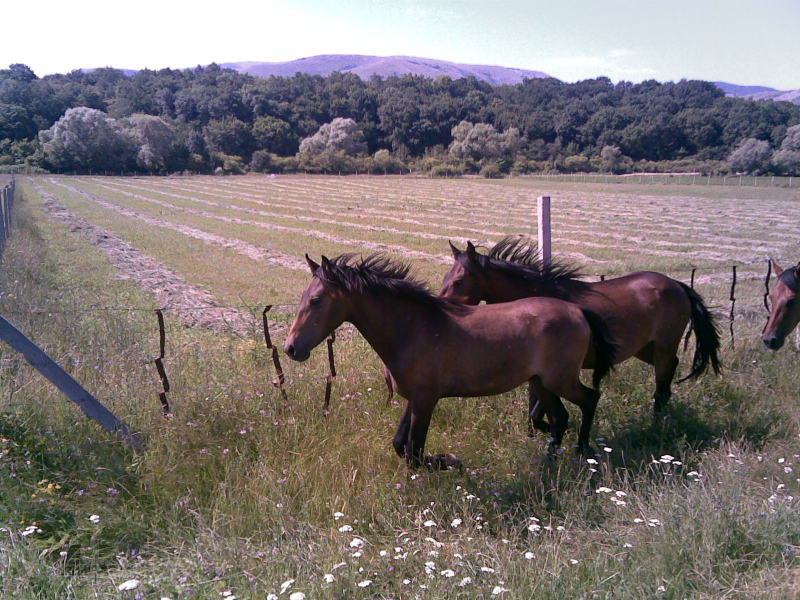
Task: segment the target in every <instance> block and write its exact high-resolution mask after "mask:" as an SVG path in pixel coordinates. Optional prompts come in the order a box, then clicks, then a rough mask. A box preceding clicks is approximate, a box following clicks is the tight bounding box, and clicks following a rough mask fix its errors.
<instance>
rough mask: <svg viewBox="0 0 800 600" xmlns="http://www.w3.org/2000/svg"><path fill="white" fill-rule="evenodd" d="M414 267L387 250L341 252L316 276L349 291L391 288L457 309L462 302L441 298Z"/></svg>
mask: <svg viewBox="0 0 800 600" xmlns="http://www.w3.org/2000/svg"><path fill="white" fill-rule="evenodd" d="M410 271H411V267H410V266H409V265H407V264H405V263H402V262H399V261H395V260H392V259H391V258H390V257H388V256H387V255H385V254H381V253H376V254H370V255H369V256H366V257H361V256H359V255H356V254H342V255H341V256H337V257H336V258H332V259H331V260H330V268H329V269H327V270H325V269H322V268H320V269H318V270H317V274H316V275H317V277H319V278H320V279H321V280H322V281H323V282H325V283H327V284H330V285H333V286H336V287H338V288H340V289H342V290H344V291H346V292H348V293H361V294H379V293H382V292H388V293H390V294H392V295H395V296H398V297H400V298H405V299H407V300H411V301H413V302H417V303H419V304H423V305H425V306H430V307H432V308H439V309H443V310H455V309H457V308H458V307H459V306H460V305H458V304H455V303H453V302H451V301H449V300H446V299H444V298H440V297H439V296H437V295H435V294H434V293H433V292H431V291H430V289H428V286H427V285H426V284H425V283H423V282H421V281H420V280H418V279H417V278H416V277H414V276H413V275H410V274H409V273H410Z"/></svg>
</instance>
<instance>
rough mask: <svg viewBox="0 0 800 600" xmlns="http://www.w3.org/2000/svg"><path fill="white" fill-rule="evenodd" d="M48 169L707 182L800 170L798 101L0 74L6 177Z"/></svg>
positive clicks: (336, 79) (391, 83) (583, 90)
mask: <svg viewBox="0 0 800 600" xmlns="http://www.w3.org/2000/svg"><path fill="white" fill-rule="evenodd" d="M20 168H28V169H42V170H48V171H53V172H73V171H74V172H82V173H84V172H104V171H107V172H142V173H168V172H180V171H192V172H198V171H199V172H211V171H218V172H243V171H245V170H254V171H262V172H280V171H306V172H323V171H324V172H354V171H355V172H406V171H408V170H417V171H426V172H430V173H432V174H434V175H451V174H452V175H455V174H459V173H464V172H481V173H483V174H484V175H486V176H488V177H493V176H502V174H503V173H507V172H518V173H525V172H534V171H563V172H579V171H584V172H586V171H605V172H632V171H700V172H704V173H705V172H709V173H710V172H737V171H738V172H759V173H766V172H772V173H776V174H800V106H798V105H793V104H790V103H788V102H773V101H753V100H747V99H742V98H728V97H725V96H724V94H723V92H722V91H721V90H719V89H718V88H717V87H716V86H715V85H714V84H713V83H710V82H704V81H680V82H677V83H672V82H667V83H659V82H657V81H644V82H642V83H638V84H633V83H629V82H620V83H617V84H613V83H612V82H611V81H610V80H609V79H607V78H605V77H600V78H597V79H590V80H585V81H580V82H577V83H564V82H561V81H558V80H556V79H529V80H526V81H524V82H523V83H520V84H517V85H501V86H491V85H489V84H488V83H485V82H481V81H478V80H477V79H475V78H464V79H455V80H453V79H450V78H449V77H440V78H437V79H430V78H425V77H421V76H415V75H405V76H402V77H399V76H393V77H387V78H380V77H373V78H372V79H370V80H369V81H364V80H362V79H361V78H359V77H358V76H356V75H354V74H347V73H344V74H343V73H333V74H331V75H329V76H327V77H322V76H319V75H307V74H302V73H298V74H297V75H295V76H294V77H270V78H266V79H260V78H255V77H252V76H249V75H243V74H240V73H237V72H236V71H233V70H230V69H223V68H221V67H219V66H218V65H214V64H212V65H209V66H206V67H197V68H195V69H184V70H175V69H162V70H158V71H152V70H143V71H139V72H138V73H136V74H134V75H132V76H128V75H125V74H124V73H123V72H122V71H119V70H116V69H111V68H104V69H97V70H94V71H91V72H83V71H73V72H71V73H68V74H64V75H48V76H46V77H37V75H36V74H35V73H34V72H33V71H32V70H31V69H30V68H28V67H27V66H25V65H21V64H15V65H11V66H10V67H9V68H8V69H4V70H0V169H2V170H10V169H20Z"/></svg>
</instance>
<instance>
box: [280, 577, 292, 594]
mask: <svg viewBox="0 0 800 600" xmlns="http://www.w3.org/2000/svg"><path fill="white" fill-rule="evenodd" d="M293 583H294V579H287V580H286V581H284V582H283V583H282V584H281V591H280V593H281V594H283V593H284V592H285V591H286V590H288V589H289V588H290V587H292V584H293Z"/></svg>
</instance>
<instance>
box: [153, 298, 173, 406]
mask: <svg viewBox="0 0 800 600" xmlns="http://www.w3.org/2000/svg"><path fill="white" fill-rule="evenodd" d="M155 313H156V317H157V318H158V350H159V352H158V358H155V359H153V362H154V363H155V365H156V371H158V376H159V378H161V391H160V392H158V400H159V401H160V402H161V411H162V412H163V413H164V416H168V415H169V414H170V407H169V400H168V399H167V392H169V379H167V371H166V369H164V350H165V348H166V346H167V333H166V330H165V329H164V313H163V312H162V311H161V309H160V308H157V309H156V310H155Z"/></svg>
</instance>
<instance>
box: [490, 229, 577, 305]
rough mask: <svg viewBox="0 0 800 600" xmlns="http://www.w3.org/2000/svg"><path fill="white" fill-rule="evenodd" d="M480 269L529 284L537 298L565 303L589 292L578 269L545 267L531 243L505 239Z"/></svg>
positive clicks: (558, 264) (563, 265)
mask: <svg viewBox="0 0 800 600" xmlns="http://www.w3.org/2000/svg"><path fill="white" fill-rule="evenodd" d="M482 262H484V264H483V265H482V266H484V267H486V266H488V267H489V268H493V269H496V270H498V271H502V272H504V273H506V274H508V275H511V276H512V277H515V278H517V279H521V280H524V281H527V282H529V284H530V286H531V287H532V288H536V291H537V295H547V296H552V297H554V298H561V299H564V300H568V299H570V298H574V297H575V296H579V295H582V294H585V293H587V292H589V291H590V289H591V288H590V285H589V284H588V283H587V282H585V281H582V279H581V278H582V277H583V275H582V274H581V270H580V267H577V266H575V265H570V264H567V263H564V262H561V261H551V262H550V263H549V264H545V263H544V261H542V258H541V255H540V254H539V247H538V245H537V244H536V242H534V241H533V240H531V239H529V238H527V237H523V236H519V235H513V236H507V237H504V238H503V239H502V240H500V241H499V242H497V243H496V244H495V245H494V246H492V248H491V249H490V250H489V253H488V254H487V255H486V258H485V260H484V261H482Z"/></svg>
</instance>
